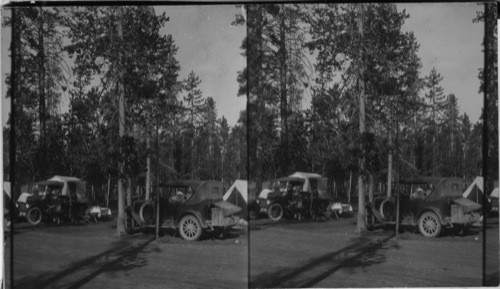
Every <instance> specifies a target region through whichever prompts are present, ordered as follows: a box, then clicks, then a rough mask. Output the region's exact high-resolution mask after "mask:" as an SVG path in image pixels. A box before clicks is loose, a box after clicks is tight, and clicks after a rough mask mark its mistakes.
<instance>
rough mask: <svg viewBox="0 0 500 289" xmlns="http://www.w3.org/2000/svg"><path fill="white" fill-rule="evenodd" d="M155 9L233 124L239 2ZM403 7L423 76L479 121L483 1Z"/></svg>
mask: <svg viewBox="0 0 500 289" xmlns="http://www.w3.org/2000/svg"><path fill="white" fill-rule="evenodd" d="M156 9H157V12H159V13H160V12H163V11H165V12H166V13H167V16H169V17H170V22H168V24H167V25H166V27H165V28H163V29H162V32H164V33H170V34H172V35H173V37H174V40H175V43H176V44H177V46H178V47H179V51H178V55H177V59H178V60H179V62H180V65H181V72H180V79H184V78H186V76H187V75H188V73H189V72H190V71H191V70H193V71H194V72H195V73H196V74H197V75H198V76H199V77H200V78H201V79H202V84H201V89H202V90H203V94H204V96H213V97H214V99H215V100H216V107H217V111H218V116H219V117H220V116H222V115H224V116H225V117H226V118H227V119H228V122H229V124H230V125H234V124H235V123H236V121H237V118H238V116H239V112H240V111H241V110H242V109H244V108H245V105H246V99H245V98H244V97H237V96H236V94H237V90H238V83H237V81H236V76H237V72H238V71H240V70H241V69H243V67H244V66H245V59H244V58H243V57H242V56H241V55H240V53H241V50H240V45H241V42H242V40H243V38H244V37H245V33H246V28H245V27H244V26H237V27H232V26H231V25H230V24H231V21H232V20H233V19H234V15H235V14H236V13H239V12H240V11H241V10H240V8H236V6H235V5H222V6H221V5H219V6H213V5H210V6H207V5H204V6H159V7H156ZM398 9H406V11H407V12H408V13H409V14H410V18H409V19H407V20H406V23H405V25H404V30H406V31H413V32H414V33H415V36H416V37H417V41H418V43H420V50H419V56H420V57H421V59H422V64H423V67H422V70H421V76H425V75H428V74H429V72H430V71H431V69H432V67H436V69H437V70H438V72H439V73H441V75H442V76H443V77H444V79H443V81H442V83H441V84H442V86H443V88H444V92H445V94H449V93H454V94H455V95H456V96H457V98H458V104H459V106H460V112H461V113H462V112H467V114H468V115H469V117H470V119H471V121H473V122H475V121H477V120H478V119H479V116H480V111H481V107H482V105H483V103H482V94H479V93H478V91H479V80H478V78H477V75H478V69H479V68H481V67H482V66H483V54H482V52H481V41H482V37H483V31H484V29H483V24H482V23H472V19H473V18H474V17H475V16H476V11H479V10H482V9H483V6H479V5H477V4H475V3H444V4H431V3H426V4H420V3H418V4H417V3H409V4H398ZM4 10H5V9H4ZM1 40H2V74H3V80H2V89H3V91H2V95H4V96H5V93H6V90H5V85H4V77H5V73H6V72H8V71H9V69H10V60H9V59H8V57H7V55H8V51H7V48H8V45H9V43H10V29H3V28H2V37H1ZM306 97H307V96H306ZM63 102H64V101H63ZM2 104H3V109H2V111H3V117H2V119H3V121H4V123H5V121H6V119H7V117H8V114H7V112H8V106H9V105H8V101H6V100H5V97H4V98H3V101H2ZM6 104H7V105H6Z"/></svg>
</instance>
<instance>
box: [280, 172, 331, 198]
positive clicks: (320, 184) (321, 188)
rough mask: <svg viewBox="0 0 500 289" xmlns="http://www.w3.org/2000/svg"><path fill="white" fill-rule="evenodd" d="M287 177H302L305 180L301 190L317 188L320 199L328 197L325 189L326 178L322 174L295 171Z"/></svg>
mask: <svg viewBox="0 0 500 289" xmlns="http://www.w3.org/2000/svg"><path fill="white" fill-rule="evenodd" d="M289 177H291V178H301V179H304V180H305V182H304V186H303V187H302V190H303V191H305V192H311V191H313V190H314V189H317V190H318V194H319V197H320V198H321V199H330V196H329V195H328V191H327V185H328V180H327V178H324V177H323V176H322V175H320V174H315V173H304V172H295V173H293V174H291V175H290V176H289ZM312 180H315V181H312ZM314 186H316V188H314Z"/></svg>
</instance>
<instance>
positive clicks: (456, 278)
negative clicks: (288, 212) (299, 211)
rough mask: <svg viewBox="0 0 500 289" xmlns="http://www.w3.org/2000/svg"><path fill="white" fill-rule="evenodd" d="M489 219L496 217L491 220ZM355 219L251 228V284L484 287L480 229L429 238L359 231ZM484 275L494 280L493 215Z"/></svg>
mask: <svg viewBox="0 0 500 289" xmlns="http://www.w3.org/2000/svg"><path fill="white" fill-rule="evenodd" d="M493 221H494V220H493ZM355 228H356V226H355V223H354V218H351V219H340V220H330V221H327V222H323V223H293V222H285V223H278V224H273V223H270V222H269V221H266V220H263V221H262V220H261V221H258V222H254V223H251V226H250V252H251V262H250V286H251V287H327V288H330V287H336V288H338V287H407V286H418V287H428V286H432V287H439V286H481V285H482V260H483V259H482V252H483V250H482V248H483V247H482V246H483V242H482V240H483V236H482V233H481V232H480V231H473V232H471V233H470V234H468V235H465V236H456V235H451V234H448V235H446V234H445V236H443V237H441V238H437V239H427V238H424V237H423V236H421V235H419V234H415V233H411V232H405V233H403V234H401V235H399V236H398V237H395V236H394V231H392V230H387V231H384V230H377V231H374V232H369V233H366V234H363V235H358V234H356V233H355V232H354V231H355ZM487 233H488V236H490V237H491V238H490V237H488V240H487V242H486V245H487V248H488V250H487V254H488V257H487V259H486V260H487V266H489V268H488V270H487V279H488V280H489V282H491V283H496V284H498V258H499V253H498V252H499V251H498V219H496V224H492V225H491V226H489V227H488V229H487Z"/></svg>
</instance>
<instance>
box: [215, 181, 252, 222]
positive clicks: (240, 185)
mask: <svg viewBox="0 0 500 289" xmlns="http://www.w3.org/2000/svg"><path fill="white" fill-rule="evenodd" d="M256 198H257V186H256V184H255V183H254V182H248V181H246V180H236V181H234V183H233V185H232V186H231V187H230V188H229V190H227V192H226V193H225V194H224V197H223V198H222V199H223V200H224V201H227V202H229V203H232V204H234V205H236V206H238V207H240V208H241V209H242V215H243V216H246V215H247V211H248V210H247V206H248V202H249V201H253V200H255V199H256Z"/></svg>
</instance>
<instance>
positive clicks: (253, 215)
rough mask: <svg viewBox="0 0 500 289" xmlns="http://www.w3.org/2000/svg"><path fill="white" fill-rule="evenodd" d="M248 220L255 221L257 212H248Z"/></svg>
mask: <svg viewBox="0 0 500 289" xmlns="http://www.w3.org/2000/svg"><path fill="white" fill-rule="evenodd" d="M248 218H249V219H250V220H255V219H257V212H256V211H255V210H250V211H248Z"/></svg>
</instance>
